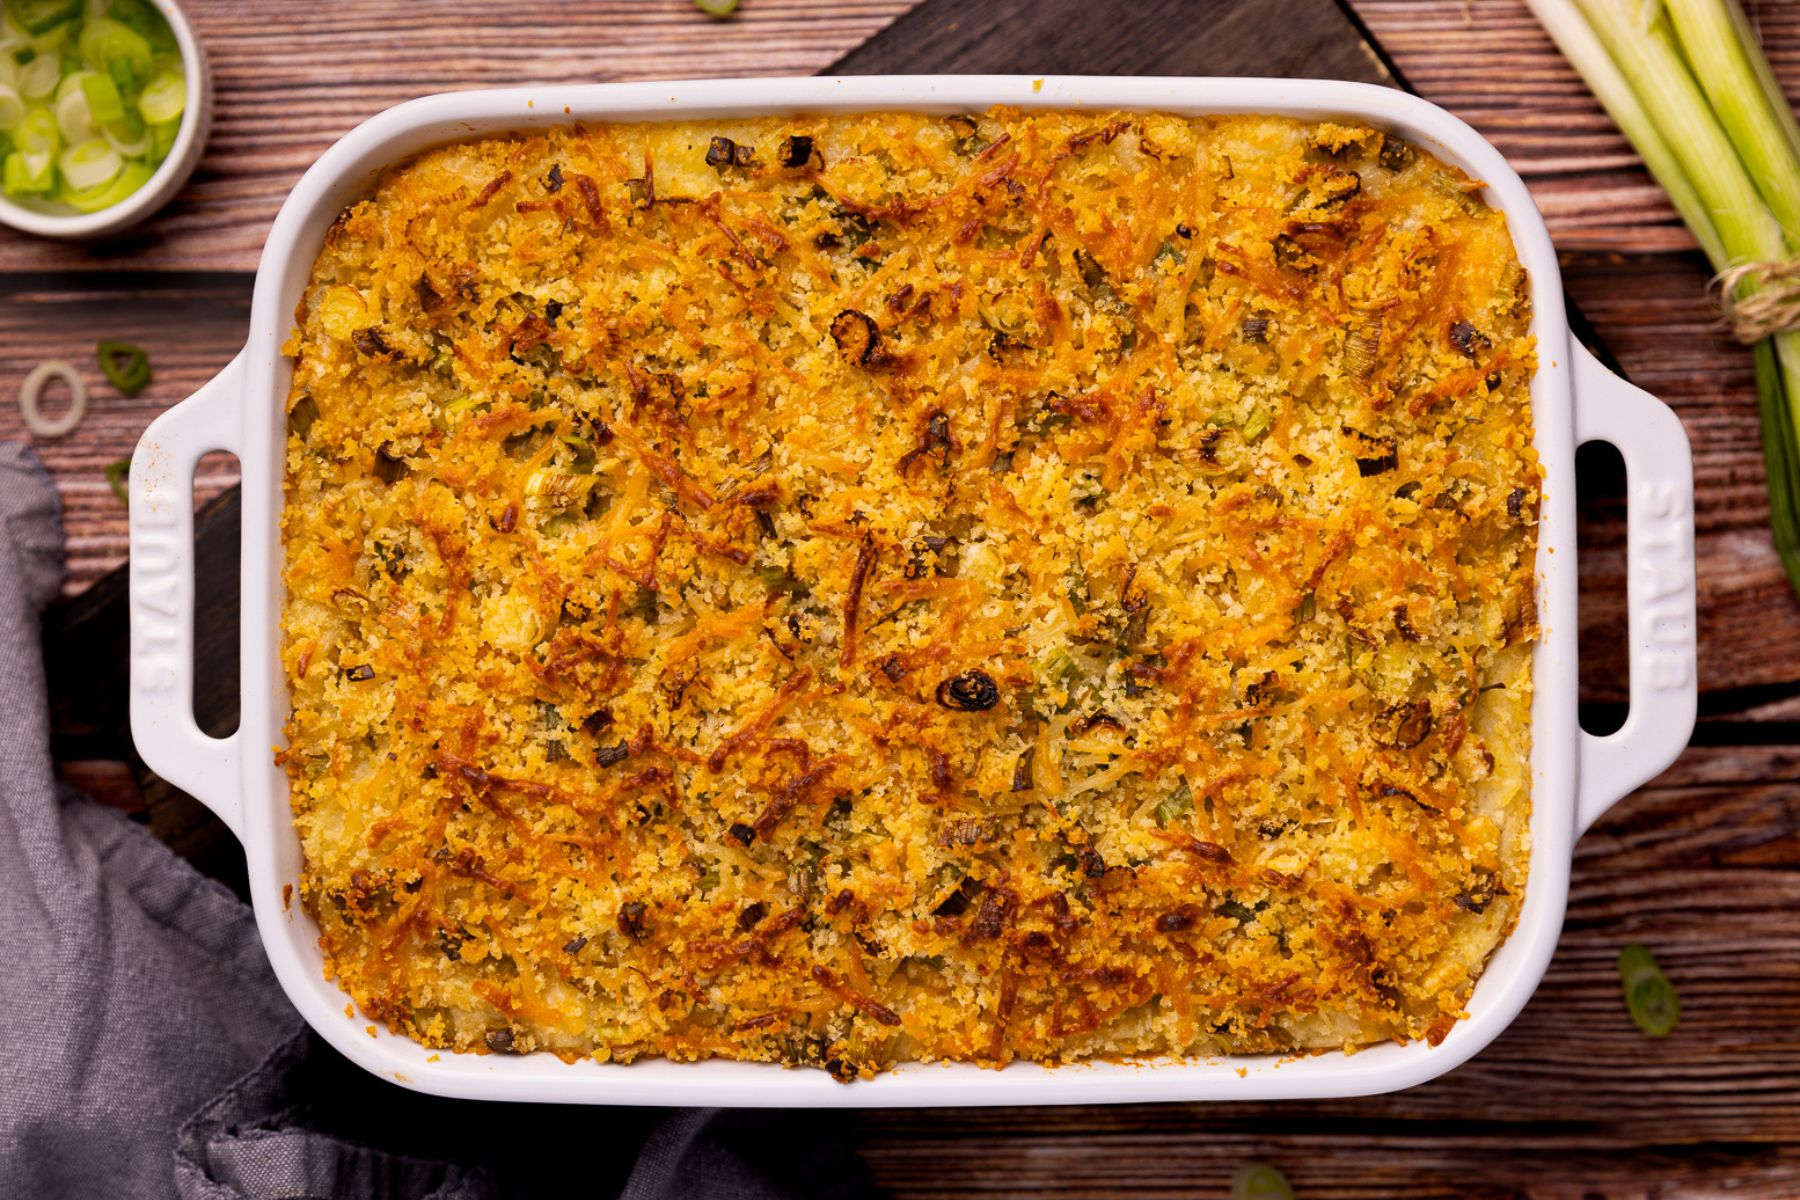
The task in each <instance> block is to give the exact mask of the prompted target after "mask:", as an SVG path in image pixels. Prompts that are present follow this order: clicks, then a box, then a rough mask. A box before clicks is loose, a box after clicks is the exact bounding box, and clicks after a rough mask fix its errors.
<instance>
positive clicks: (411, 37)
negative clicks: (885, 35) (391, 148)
mask: <svg viewBox="0 0 1800 1200" xmlns="http://www.w3.org/2000/svg"><path fill="white" fill-rule="evenodd" d="M908 7H910V0H832V2H831V3H830V4H822V3H817V2H816V0H754V2H753V3H749V4H745V5H744V6H743V9H742V12H741V13H740V15H738V16H737V17H734V18H732V19H731V20H729V21H716V20H713V19H712V18H709V17H707V16H705V15H704V14H702V13H701V12H699V11H698V10H697V9H696V8H695V7H694V6H693V5H692V4H691V3H688V2H687V0H609V2H608V3H595V2H593V0H587V2H584V3H579V4H572V3H563V2H561V0H514V2H511V3H505V4H492V3H488V2H487V0H435V2H434V3H431V4H428V5H421V4H390V3H386V2H385V0H333V2H332V3H330V4H294V3H291V2H290V0H187V2H186V3H185V4H184V5H183V8H184V10H185V11H186V12H187V13H188V14H189V15H190V16H191V17H192V18H193V21H194V25H195V28H196V29H197V31H198V32H199V35H200V38H201V40H202V42H203V43H204V45H205V47H206V50H207V53H208V55H209V56H210V59H211V62H212V66H213V74H214V80H215V84H216V90H217V95H218V103H217V107H216V115H215V123H214V129H213V135H212V140H211V142H210V143H209V144H208V148H207V152H206V156H205V158H203V159H202V160H201V163H200V168H199V170H198V171H196V172H195V175H194V178H193V181H192V182H191V183H190V184H189V185H188V187H187V188H186V189H185V190H184V191H183V192H182V194H181V195H180V196H179V197H178V198H177V199H176V200H175V202H174V203H173V204H172V205H170V207H169V208H168V209H167V210H165V211H164V212H163V213H162V214H160V215H158V216H157V217H155V218H154V219H152V220H151V221H149V222H148V223H146V224H145V225H143V226H142V227H140V228H139V229H138V230H135V231H133V232H132V233H129V234H127V235H125V236H123V237H120V238H117V239H114V240H111V241H108V242H105V243H101V244H99V245H96V246H93V247H89V248H85V249H79V250H78V249H75V248H72V247H68V246H66V245H62V244H58V243H55V242H46V241H41V240H38V239H34V238H28V237H24V236H22V235H20V234H16V233H13V232H12V231H11V230H4V229H0V272H6V271H34V270H57V271H72V270H91V269H113V270H128V271H149V270H177V271H247V270H252V269H254V268H255V266H256V260H257V256H258V255H259V254H260V253H261V252H262V243H263V237H264V235H265V234H266V233H267V232H268V228H269V222H270V221H271V220H272V219H273V218H274V215H275V211H276V209H277V208H279V207H280V205H281V201H282V200H284V199H285V198H286V197H287V194H288V191H289V190H290V189H291V188H292V187H293V185H294V182H295V180H297V179H299V178H300V174H301V172H302V171H304V170H305V169H306V168H307V167H308V166H310V165H311V164H312V162H313V160H314V159H315V158H317V157H318V156H319V153H320V152H321V151H323V150H324V149H325V147H327V146H329V145H330V144H331V143H332V142H334V141H336V140H337V139H338V138H339V137H341V136H342V135H343V134H345V133H346V132H348V131H349V130H350V129H351V128H353V127H354V126H356V125H357V124H359V123H360V122H362V121H363V120H365V119H367V118H368V117H371V116H373V115H374V114H375V113H377V112H379V111H381V110H382V109H384V108H387V107H388V106H390V105H393V104H398V103H399V102H400V101H402V100H410V99H412V98H414V97H416V96H423V95H427V94H429V93H432V92H442V91H457V90H462V89H467V88H477V87H501V86H512V85H518V84H553V83H594V82H606V81H614V80H627V79H678V78H696V77H701V76H706V77H732V76H744V75H806V74H810V73H812V72H814V71H817V70H818V69H819V68H820V67H822V66H824V65H825V64H826V63H829V62H831V61H833V60H834V59H836V58H837V57H839V56H840V55H841V54H843V53H844V52H845V51H846V50H848V49H849V48H850V47H852V46H855V45H857V44H858V43H860V42H861V41H863V40H864V39H865V38H867V37H868V36H869V35H870V34H873V33H874V32H876V31H877V30H879V29H880V28H882V26H884V25H885V24H887V22H889V21H890V20H892V19H893V18H894V17H895V16H897V15H898V14H899V13H901V12H904V11H905V10H906V9H907V8H908Z"/></svg>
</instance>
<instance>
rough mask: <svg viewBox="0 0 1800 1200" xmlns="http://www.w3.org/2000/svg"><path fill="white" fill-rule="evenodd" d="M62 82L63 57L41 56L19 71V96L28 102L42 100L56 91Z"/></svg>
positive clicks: (53, 55) (54, 55)
mask: <svg viewBox="0 0 1800 1200" xmlns="http://www.w3.org/2000/svg"><path fill="white" fill-rule="evenodd" d="M61 82H62V57H61V56H60V55H57V54H40V55H38V56H37V57H36V58H33V59H32V60H31V61H30V62H28V63H26V64H25V65H24V67H22V68H20V70H19V94H20V95H21V96H24V97H25V98H26V99H27V100H42V99H44V98H45V97H46V96H49V95H50V94H51V93H53V92H54V91H56V85H57V84H59V83H61Z"/></svg>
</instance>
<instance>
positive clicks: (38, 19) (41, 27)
mask: <svg viewBox="0 0 1800 1200" xmlns="http://www.w3.org/2000/svg"><path fill="white" fill-rule="evenodd" d="M81 4H82V0H6V13H7V15H8V16H10V17H11V18H12V19H13V20H14V21H16V22H17V23H18V25H19V27H20V28H21V29H23V30H24V31H25V32H26V33H29V34H34V35H35V34H40V33H43V32H45V31H47V30H49V29H50V28H52V27H53V26H56V25H60V24H62V23H63V22H64V21H67V20H68V19H69V18H71V17H73V16H75V15H76V14H77V13H79V12H80V11H81Z"/></svg>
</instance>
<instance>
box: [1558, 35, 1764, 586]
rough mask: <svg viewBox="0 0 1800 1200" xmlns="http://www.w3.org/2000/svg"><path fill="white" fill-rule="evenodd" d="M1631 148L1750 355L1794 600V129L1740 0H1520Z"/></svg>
mask: <svg viewBox="0 0 1800 1200" xmlns="http://www.w3.org/2000/svg"><path fill="white" fill-rule="evenodd" d="M1526 3H1527V4H1528V5H1529V6H1530V7H1531V10H1532V12H1533V13H1535V14H1536V15H1537V18H1538V20H1539V21H1540V22H1541V23H1542V24H1543V26H1544V28H1545V30H1546V31H1548V32H1549V34H1550V36H1551V38H1552V39H1553V40H1554V41H1555V42H1556V44H1557V47H1558V48H1559V49H1560V50H1561V51H1562V52H1563V55H1564V57H1566V58H1567V59H1568V60H1569V62H1570V63H1571V64H1572V65H1573V66H1574V67H1575V69H1576V71H1578V72H1579V73H1580V74H1581V77H1582V78H1583V79H1584V80H1585V81H1586V82H1587V85H1588V87H1589V88H1590V89H1591V90H1592V91H1593V93H1594V95H1595V97H1596V98H1597V99H1598V100H1599V101H1600V103H1601V105H1602V107H1604V108H1605V109H1606V111H1607V113H1608V114H1609V115H1610V116H1611V117H1612V119H1613V121H1614V122H1615V123H1617V125H1618V126H1619V128H1620V130H1621V131H1622V132H1623V133H1624V134H1625V136H1626V137H1627V138H1628V139H1629V140H1630V141H1631V144H1632V145H1633V146H1634V147H1636V149H1637V151H1638V153H1639V155H1641V156H1642V157H1643V159H1644V163H1645V165H1646V166H1648V167H1649V168H1650V173H1651V175H1652V176H1654V177H1655V179H1656V181H1657V182H1658V183H1659V184H1661V185H1662V187H1663V190H1664V191H1666V192H1667V193H1668V194H1669V199H1670V200H1671V201H1672V202H1673V204H1674V206H1675V211H1676V212H1677V213H1679V214H1680V215H1681V219H1682V220H1683V221H1684V222H1685V223H1686V224H1687V227H1688V229H1689V231H1690V232H1691V233H1692V234H1693V235H1694V240H1695V241H1696V242H1698V243H1699V245H1700V248H1701V250H1702V251H1703V252H1704V253H1705V254H1706V257H1707V260H1708V261H1709V262H1710V263H1711V264H1712V267H1713V270H1714V271H1715V272H1717V273H1718V278H1719V281H1720V285H1721V289H1722V293H1723V295H1722V299H1723V300H1724V302H1725V305H1726V308H1727V311H1728V312H1731V313H1732V314H1733V315H1734V324H1735V325H1736V328H1737V331H1738V334H1739V337H1740V338H1742V339H1744V340H1746V341H1749V342H1750V343H1751V344H1752V346H1753V350H1754V355H1755V363H1756V384H1757V397H1758V412H1759V416H1760V418H1761V424H1762V438H1763V458H1764V462H1765V463H1766V465H1767V468H1768V476H1769V513H1770V528H1771V531H1772V533H1773V534H1774V540H1775V549H1776V552H1777V553H1778V554H1779V555H1780V557H1781V565H1782V567H1783V569H1784V570H1785V571H1786V572H1787V576H1788V582H1789V584H1790V585H1791V586H1792V587H1793V588H1794V590H1795V592H1796V594H1797V595H1800V442H1797V441H1796V430H1797V429H1800V328H1790V327H1794V326H1800V265H1790V264H1796V261H1797V259H1800V124H1796V122H1795V118H1794V112H1793V109H1792V108H1791V107H1790V106H1789V105H1788V102H1787V98H1786V97H1785V96H1784V95H1783V94H1782V91H1781V87H1780V85H1779V84H1778V83H1777V82H1776V79H1775V73H1774V71H1773V70H1771V69H1770V67H1769V61H1768V59H1767V58H1766V57H1765V56H1764V54H1763V51H1762V46H1761V44H1760V42H1759V41H1758V39H1757V37H1756V33H1755V31H1754V29H1753V28H1752V27H1751V25H1750V21H1749V18H1748V17H1747V16H1746V14H1745V13H1744V10H1743V8H1742V6H1741V5H1740V4H1739V2H1738V0H1526Z"/></svg>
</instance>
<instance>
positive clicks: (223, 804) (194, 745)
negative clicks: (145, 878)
mask: <svg viewBox="0 0 1800 1200" xmlns="http://www.w3.org/2000/svg"><path fill="white" fill-rule="evenodd" d="M243 384H244V355H243V354H242V353H240V354H239V355H238V356H237V357H236V358H234V359H232V360H231V363H230V365H228V366H227V367H226V368H225V369H224V370H223V371H220V372H219V373H218V374H217V375H215V376H213V378H212V380H211V381H210V382H208V383H207V384H206V385H205V386H204V387H202V388H201V389H200V390H199V391H197V392H195V393H194V394H193V395H192V396H189V397H188V398H187V399H186V400H183V401H182V402H181V403H180V404H177V405H176V406H175V407H174V408H171V409H169V410H168V411H167V412H165V413H163V414H162V415H161V416H159V417H157V418H156V420H154V421H152V422H151V423H150V428H148V429H146V430H145V431H144V436H143V438H142V439H140V440H139V442H138V446H137V451H136V452H135V453H133V454H132V456H131V482H130V493H129V494H130V497H131V506H130V517H131V738H132V740H133V741H134V742H136V743H137V749H138V753H139V754H140V755H142V756H143V759H144V763H145V764H146V765H147V766H148V767H149V768H150V769H151V770H152V771H155V772H156V773H157V774H158V775H161V776H162V777H163V778H164V779H166V780H168V781H169V782H170V783H172V784H174V785H175V786H176V787H179V788H181V789H182V790H183V791H185V792H187V793H189V794H190V795H192V796H194V797H195V798H196V799H198V800H199V801H200V802H201V803H203V804H205V805H206V806H207V807H208V808H210V809H212V811H213V812H215V813H217V814H218V815H219V818H220V819H221V820H223V821H224V822H225V824H226V825H228V826H230V827H231V831H232V832H233V833H234V834H237V835H238V837H239V838H240V839H241V838H242V837H243V803H242V800H241V798H240V790H241V786H242V780H241V772H240V770H239V766H240V764H239V753H238V752H239V748H240V745H241V742H242V734H241V733H234V734H232V735H231V736H230V737H228V738H216V737H212V736H211V735H209V734H207V733H205V732H203V731H202V730H201V729H200V726H199V725H197V724H196V723H195V721H194V467H195V465H196V464H198V463H199V461H200V456H201V455H203V454H206V453H207V452H209V451H212V450H229V451H231V452H232V453H233V454H240V456H241V451H242V448H243V440H244V415H243V396H244V386H243Z"/></svg>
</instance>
